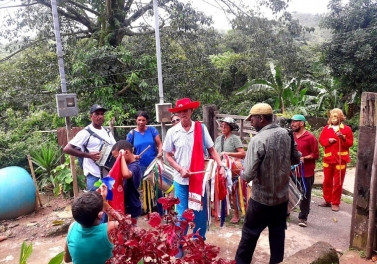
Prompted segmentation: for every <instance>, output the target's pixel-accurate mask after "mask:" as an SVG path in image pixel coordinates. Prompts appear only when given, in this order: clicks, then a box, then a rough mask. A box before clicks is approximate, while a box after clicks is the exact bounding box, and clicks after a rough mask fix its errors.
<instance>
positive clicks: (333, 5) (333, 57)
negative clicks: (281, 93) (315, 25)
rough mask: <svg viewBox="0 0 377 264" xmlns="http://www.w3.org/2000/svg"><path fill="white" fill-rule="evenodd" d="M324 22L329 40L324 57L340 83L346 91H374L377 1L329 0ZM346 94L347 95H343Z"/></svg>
mask: <svg viewBox="0 0 377 264" xmlns="http://www.w3.org/2000/svg"><path fill="white" fill-rule="evenodd" d="M329 7H330V13H329V14H328V15H327V17H326V18H325V20H324V26H325V27H327V28H329V29H331V31H332V33H333V36H332V39H331V41H329V42H327V43H325V44H324V46H323V48H324V61H325V63H326V64H327V65H329V67H330V68H331V70H332V74H333V75H334V77H336V78H339V80H340V81H341V84H342V90H341V92H342V93H344V94H345V95H349V96H348V98H351V96H350V94H353V93H354V91H357V93H358V94H359V95H360V94H361V92H363V91H377V73H376V70H375V69H376V67H377V17H376V13H377V1H376V0H354V1H349V2H348V4H346V5H342V1H341V0H331V1H330V3H329ZM346 98H347V97H346Z"/></svg>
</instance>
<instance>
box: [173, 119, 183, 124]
mask: <svg viewBox="0 0 377 264" xmlns="http://www.w3.org/2000/svg"><path fill="white" fill-rule="evenodd" d="M179 121H181V119H179V118H177V119H173V120H172V121H171V122H172V123H173V124H175V123H178V122H179Z"/></svg>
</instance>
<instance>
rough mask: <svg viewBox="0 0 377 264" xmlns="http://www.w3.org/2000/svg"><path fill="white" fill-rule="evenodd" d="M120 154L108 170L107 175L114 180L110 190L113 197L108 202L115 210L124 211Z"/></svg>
mask: <svg viewBox="0 0 377 264" xmlns="http://www.w3.org/2000/svg"><path fill="white" fill-rule="evenodd" d="M121 156H122V155H121V154H119V156H118V158H117V159H116V161H115V163H114V165H113V167H112V168H111V170H110V171H109V176H110V177H111V178H113V179H114V180H115V183H114V186H113V189H112V192H113V199H112V200H111V201H109V204H110V205H111V207H112V208H114V209H115V210H117V211H121V212H122V213H124V212H125V211H124V190H123V176H122V168H121V162H120V159H121Z"/></svg>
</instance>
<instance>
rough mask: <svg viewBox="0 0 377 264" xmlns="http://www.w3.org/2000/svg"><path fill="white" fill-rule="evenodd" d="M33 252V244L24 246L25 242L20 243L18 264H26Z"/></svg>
mask: <svg viewBox="0 0 377 264" xmlns="http://www.w3.org/2000/svg"><path fill="white" fill-rule="evenodd" d="M32 251H33V244H32V243H30V244H29V245H28V244H26V242H25V241H23V242H22V245H21V253H20V260H19V263H20V264H27V260H28V258H29V257H30V255H31V252H32Z"/></svg>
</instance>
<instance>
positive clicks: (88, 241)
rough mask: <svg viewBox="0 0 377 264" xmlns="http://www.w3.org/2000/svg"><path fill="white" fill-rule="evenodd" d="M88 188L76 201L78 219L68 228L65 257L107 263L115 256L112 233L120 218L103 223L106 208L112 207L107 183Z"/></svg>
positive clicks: (77, 262) (80, 263)
mask: <svg viewBox="0 0 377 264" xmlns="http://www.w3.org/2000/svg"><path fill="white" fill-rule="evenodd" d="M98 190H99V191H96V192H86V193H83V194H82V195H81V196H79V197H78V198H76V199H75V200H74V201H73V204H72V215H73V218H74V219H75V222H73V223H72V224H71V226H70V227H69V230H68V235H67V242H66V244H65V249H64V250H65V254H64V261H65V262H72V261H73V263H74V264H104V263H105V262H106V260H108V259H109V258H110V257H111V256H112V249H113V243H112V241H110V238H109V233H110V231H111V230H113V229H114V228H116V227H117V224H118V222H116V221H109V222H108V223H101V219H102V215H103V210H106V209H108V208H111V207H110V205H109V204H108V203H107V201H106V194H107V187H106V185H104V184H102V186H101V187H100V188H99V189H98Z"/></svg>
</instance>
